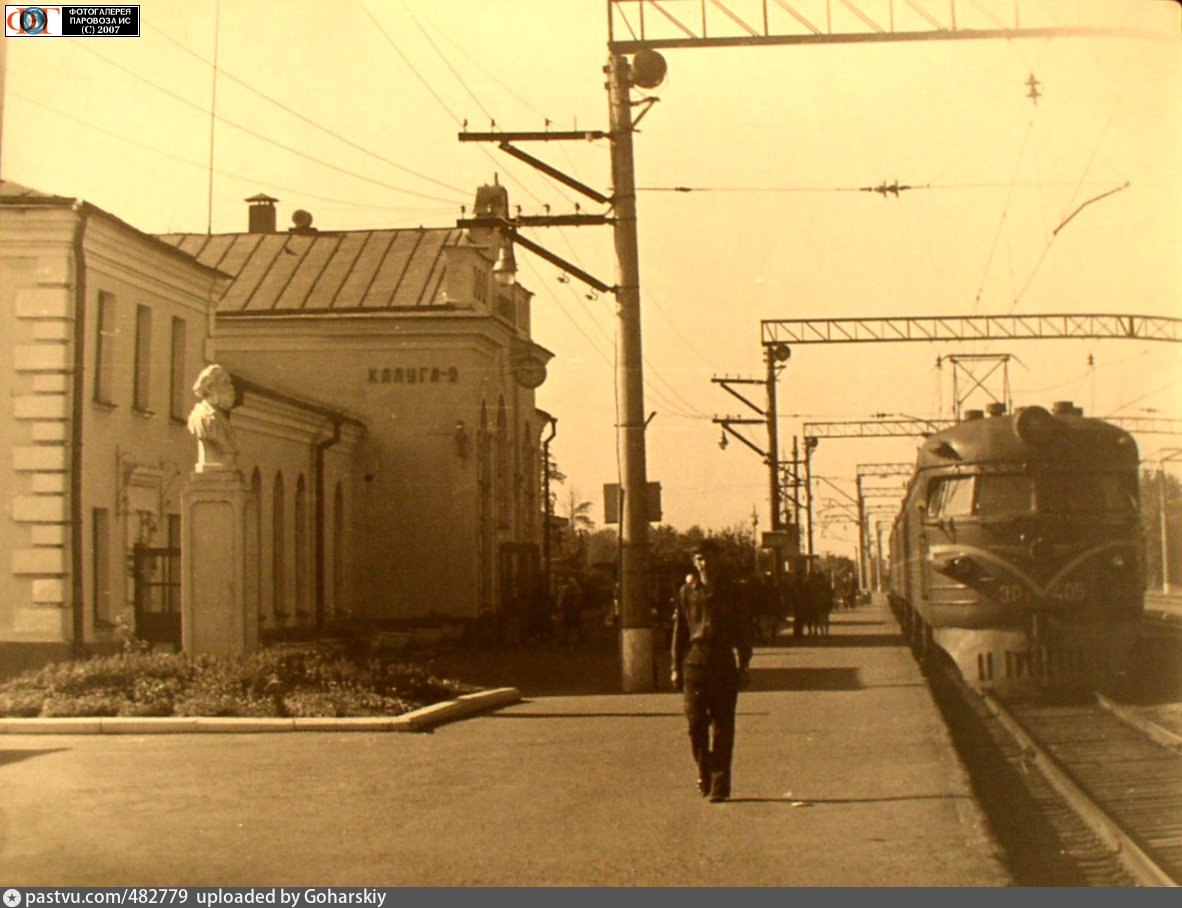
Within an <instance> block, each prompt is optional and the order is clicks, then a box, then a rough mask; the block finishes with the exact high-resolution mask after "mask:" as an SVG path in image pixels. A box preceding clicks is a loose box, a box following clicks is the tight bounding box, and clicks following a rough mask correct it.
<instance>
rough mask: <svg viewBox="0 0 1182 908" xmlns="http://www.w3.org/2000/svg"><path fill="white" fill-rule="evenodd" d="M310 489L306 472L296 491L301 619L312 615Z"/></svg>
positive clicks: (298, 592) (296, 568)
mask: <svg viewBox="0 0 1182 908" xmlns="http://www.w3.org/2000/svg"><path fill="white" fill-rule="evenodd" d="M310 560H311V559H309V557H308V490H307V486H306V484H305V483H304V474H303V473H301V474H300V477H299V479H297V480H296V491H295V564H294V567H295V587H296V598H295V607H296V614H297V615H299V616H300V618H301V619H303V620H307V619H308V618H309V617H311V612H310V610H309V596H308V562H309V561H310Z"/></svg>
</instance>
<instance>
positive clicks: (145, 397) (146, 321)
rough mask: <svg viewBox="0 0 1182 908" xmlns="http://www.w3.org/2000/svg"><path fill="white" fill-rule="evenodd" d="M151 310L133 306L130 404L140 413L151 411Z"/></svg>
mask: <svg viewBox="0 0 1182 908" xmlns="http://www.w3.org/2000/svg"><path fill="white" fill-rule="evenodd" d="M151 403H152V310H151V309H149V308H148V307H147V306H136V307H135V386H134V389H133V392H132V406H133V407H135V408H136V409H137V410H139V411H140V412H141V413H150V412H151V411H152V407H151Z"/></svg>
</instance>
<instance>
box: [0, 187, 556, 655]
mask: <svg viewBox="0 0 1182 908" xmlns="http://www.w3.org/2000/svg"><path fill="white" fill-rule="evenodd" d="M248 201H249V204H250V211H249V217H248V223H249V229H248V231H246V232H243V233H234V234H214V235H212V236H211V235H207V234H169V235H164V236H158V237H154V236H149V235H146V234H144V233H142V232H140V231H138V230H136V229H135V228H133V227H131V226H130V225H127V224H125V223H123V222H122V221H120V220H119V219H118V218H116V217H114V216H113V215H110V214H108V213H106V212H103V211H102V210H100V209H98V208H95V207H94V206H91V205H89V204H87V203H85V202H82V201H79V200H76V199H71V198H64V197H59V196H53V195H49V194H45V193H41V192H37V191H34V190H31V189H28V188H25V187H22V186H19V185H17V184H13V183H4V184H2V186H0V318H2V319H3V326H2V327H3V329H4V338H5V341H4V343H3V345H2V349H3V350H4V357H3V359H2V360H0V373H2V375H3V378H4V380H5V382H6V384H7V385H8V387H9V388H10V389H11V392H10V395H8V400H9V404H8V406H7V407H6V408H5V412H4V413H3V415H2V416H0V430H2V431H0V436H2V440H0V458H2V460H0V500H2V501H3V502H4V503H5V509H4V513H3V515H2V516H0V519H2V520H3V525H2V532H0V558H2V559H3V561H2V562H0V563H2V564H3V568H0V675H2V674H5V673H7V672H8V671H11V670H14V669H18V668H20V667H22V666H23V665H25V664H36V663H37V662H40V661H44V660H45V659H47V658H53V657H55V656H58V655H62V654H64V653H66V652H68V651H69V650H70V649H71V647H74V645H75V644H76V643H81V644H82V647H83V648H86V649H90V650H94V649H102V648H105V647H112V646H115V645H117V644H118V641H119V640H120V638H121V637H123V636H129V635H131V634H135V635H137V636H140V637H142V638H145V639H150V640H154V641H157V642H169V641H173V642H175V641H176V640H179V614H180V603H179V596H180V571H179V561H178V560H179V559H182V558H184V557H185V553H184V552H183V551H181V550H180V548H179V546H180V539H181V533H180V520H181V508H180V501H181V494H180V493H181V491H182V489H183V488H184V485H185V483H186V482H187V481H188V477H189V475H190V473H191V471H192V469H193V465H194V461H195V453H196V446H195V443H194V441H193V439H192V437H191V436H189V434H188V432H187V429H186V426H185V419H186V417H187V414H188V411H189V409H191V407H192V405H193V404H194V402H195V399H194V397H193V396H192V393H191V390H190V389H191V386H192V383H193V380H194V378H195V377H196V375H197V373H198V372H199V371H200V370H201V368H203V367H204V366H205V365H207V364H208V363H210V362H215V361H216V362H218V363H220V364H221V365H223V366H225V367H226V368H227V369H228V370H229V371H230V372H231V374H232V375H233V376H234V379H235V383H236V385H237V387H238V390H239V398H240V402H239V405H238V406H237V407H236V408H235V409H234V411H233V416H232V420H231V421H232V424H233V426H234V430H235V433H236V434H237V436H238V441H239V445H240V447H241V449H242V450H241V454H240V456H239V459H238V467H239V469H240V470H241V471H242V473H243V476H244V478H245V479H246V480H247V481H248V482H249V483H250V486H251V489H252V491H253V495H252V503H251V507H252V508H254V509H255V511H254V514H253V515H252V516H253V519H252V520H250V521H249V524H250V526H251V527H253V528H254V532H255V533H257V539H254V540H252V543H253V544H252V546H251V553H252V554H251V557H252V558H255V559H257V565H256V566H255V568H256V569H255V570H254V571H253V574H254V575H255V576H257V578H258V581H257V586H258V588H257V589H256V590H251V591H249V595H248V600H249V601H250V602H251V607H252V608H254V607H257V609H258V619H259V629H260V633H261V635H262V638H263V639H264V640H266V639H268V638H269V637H270V638H271V639H281V638H283V637H284V636H307V635H313V634H316V633H321V632H325V631H327V630H331V629H332V628H334V627H335V626H337V625H338V624H339V623H340V622H341V621H342V620H343V619H348V618H359V619H365V620H369V621H373V622H375V623H377V624H378V625H381V624H385V623H389V624H398V623H403V622H423V621H433V620H443V619H450V620H455V619H460V620H463V621H466V622H476V621H480V622H485V623H488V624H490V625H491V626H494V627H495V626H497V625H503V624H504V623H505V622H511V621H513V620H515V619H520V618H522V617H523V615H524V611H525V609H526V608H527V603H528V600H529V597H530V596H532V595H535V594H536V593H537V592H538V589H539V583H540V572H539V558H540V555H539V552H540V548H541V534H542V530H543V527H542V523H543V518H542V512H543V506H544V503H543V502H542V494H541V488H540V486H541V482H540V472H541V468H542V463H541V460H542V458H541V444H540V439H541V437H542V435H543V430H544V429H545V428H546V423H547V421H548V419H549V417H548V416H547V414H545V413H543V412H541V411H539V410H538V409H537V408H536V406H535V402H534V391H535V389H536V388H537V387H538V386H539V385H540V384H541V383H542V381H544V379H545V375H546V364H547V362H548V360H549V359H550V356H551V354H550V353H549V352H548V351H547V350H545V349H544V348H543V347H541V346H539V345H538V344H536V343H534V341H533V340H532V338H531V334H530V302H531V294H530V293H529V292H528V291H527V290H525V289H524V288H522V287H519V286H501V285H500V284H498V283H497V282H496V281H495V280H494V278H493V264H494V262H495V260H496V255H497V252H498V250H499V249H500V248H501V246H502V244H503V243H506V242H508V238H507V237H505V236H503V235H501V233H500V232H499V231H495V230H486V231H477V230H471V231H461V230H458V229H455V228H415V229H383V230H350V231H329V230H317V229H315V228H313V227H312V226H311V218H310V216H308V215H306V214H305V213H303V212H297V214H296V218H295V223H296V226H294V227H292V228H290V229H286V230H280V229H278V228H277V226H276V220H277V218H276V209H275V204H276V201H277V200H275V199H271V198H269V197H267V196H255V197H254V198H252V199H250V200H248ZM476 202H477V204H476V211H477V213H478V214H486V215H489V214H500V215H506V214H507V213H508V198H507V194H506V192H505V190H504V188H503V187H500V186H495V185H494V186H485V187H481V188H480V189H479V190H478V193H477V200H476Z"/></svg>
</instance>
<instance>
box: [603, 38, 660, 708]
mask: <svg viewBox="0 0 1182 908" xmlns="http://www.w3.org/2000/svg"><path fill="white" fill-rule="evenodd" d="M605 71H606V72H607V75H608V86H607V88H608V100H609V103H610V106H611V154H612V205H613V209H614V213H615V225H614V226H615V231H614V233H615V243H616V262H617V267H618V278H619V280H618V281H617V284H616V325H617V328H616V337H617V344H618V350H619V362H618V365H617V368H616V389H617V391H618V399H619V404H618V405H617V411H616V418H617V422H618V425H617V444H618V445H619V451H620V464H621V476H620V490H621V497H622V498H623V502H622V508H621V514H620V661H621V670H622V675H623V688H624V691H625V692H626V693H631V692H637V691H648V690H652V689H653V687H654V683H653V682H654V678H653V664H654V663H653V629H652V613H651V610H650V607H649V602H648V560H649V559H648V554H649V553H648V514H647V507H646V505H647V502H648V496H647V495H646V492H645V490H646V487H647V475H646V467H645V440H644V431H645V420H644V372H643V360H642V357H641V344H640V257H639V253H638V244H637V237H636V173H635V168H634V166H633V157H632V97H631V95H632V91H631V88H632V86H631V80H630V77H629V64H628V61H627V59H626V58H625V57H624V56H623V55H622V54H618V53H613V54H612V55H611V57H610V58H609V60H608V65H607V67H606V68H605Z"/></svg>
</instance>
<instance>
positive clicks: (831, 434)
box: [802, 416, 1182, 444]
mask: <svg viewBox="0 0 1182 908" xmlns="http://www.w3.org/2000/svg"><path fill="white" fill-rule="evenodd" d="M1100 418H1101V419H1103V420H1104V421H1105V422H1109V423H1112V424H1113V425H1115V426H1120V427H1121V428H1122V429H1124V430H1125V431H1127V432H1131V433H1133V434H1134V435H1182V419H1165V418H1157V417H1152V416H1104V417H1100ZM953 425H956V422H955V420H951V419H939V418H932V419H848V420H841V421H836V422H806V423H805V424H804V429H803V432H802V434H803V436H804V438H805V439H806V444H807V440H808V439H810V438H920V437H923V436H927V435H931V434H933V433H935V432H939V431H940V430H942V429H947V428H948V427H949V426H953Z"/></svg>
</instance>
